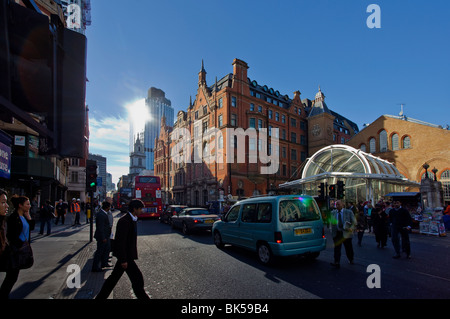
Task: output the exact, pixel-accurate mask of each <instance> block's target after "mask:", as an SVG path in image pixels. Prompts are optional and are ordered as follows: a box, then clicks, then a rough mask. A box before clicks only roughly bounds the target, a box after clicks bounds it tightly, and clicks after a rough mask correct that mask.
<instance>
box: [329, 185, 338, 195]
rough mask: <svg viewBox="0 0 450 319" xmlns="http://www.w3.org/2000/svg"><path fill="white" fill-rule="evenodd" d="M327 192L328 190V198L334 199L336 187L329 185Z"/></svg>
mask: <svg viewBox="0 0 450 319" xmlns="http://www.w3.org/2000/svg"><path fill="white" fill-rule="evenodd" d="M328 190H329V192H328V196H329V197H330V198H336V185H334V184H333V185H330V186H329V187H328Z"/></svg>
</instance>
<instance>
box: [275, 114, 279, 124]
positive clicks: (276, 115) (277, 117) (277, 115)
mask: <svg viewBox="0 0 450 319" xmlns="http://www.w3.org/2000/svg"><path fill="white" fill-rule="evenodd" d="M275 121H277V122H278V121H280V113H278V112H275Z"/></svg>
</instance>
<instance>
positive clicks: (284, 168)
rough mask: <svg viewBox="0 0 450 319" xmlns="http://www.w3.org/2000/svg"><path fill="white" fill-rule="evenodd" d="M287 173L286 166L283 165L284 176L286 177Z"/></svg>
mask: <svg viewBox="0 0 450 319" xmlns="http://www.w3.org/2000/svg"><path fill="white" fill-rule="evenodd" d="M286 173H287V169H286V164H283V176H286Z"/></svg>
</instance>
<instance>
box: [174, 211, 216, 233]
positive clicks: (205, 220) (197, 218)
mask: <svg viewBox="0 0 450 319" xmlns="http://www.w3.org/2000/svg"><path fill="white" fill-rule="evenodd" d="M219 219H220V218H219V215H217V214H210V213H209V211H208V210H207V209H206V208H185V209H183V210H182V211H181V212H180V213H178V214H176V215H174V216H172V227H173V228H181V229H182V231H183V234H185V235H187V234H189V233H190V232H191V231H193V230H211V229H212V225H213V224H214V222H215V221H218V220H219Z"/></svg>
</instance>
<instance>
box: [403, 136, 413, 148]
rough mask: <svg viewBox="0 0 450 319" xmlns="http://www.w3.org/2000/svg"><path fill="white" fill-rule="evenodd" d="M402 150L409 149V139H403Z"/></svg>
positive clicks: (407, 137)
mask: <svg viewBox="0 0 450 319" xmlns="http://www.w3.org/2000/svg"><path fill="white" fill-rule="evenodd" d="M403 148H411V138H410V137H409V136H405V137H404V138H403Z"/></svg>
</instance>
